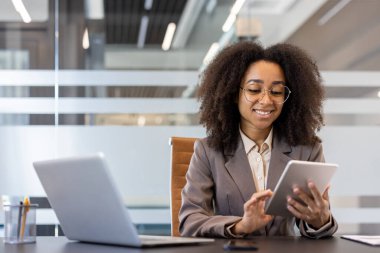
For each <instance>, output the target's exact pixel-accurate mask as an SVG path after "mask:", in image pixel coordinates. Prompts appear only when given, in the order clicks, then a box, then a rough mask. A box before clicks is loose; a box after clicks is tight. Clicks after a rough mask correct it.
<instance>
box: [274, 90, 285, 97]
mask: <svg viewBox="0 0 380 253" xmlns="http://www.w3.org/2000/svg"><path fill="white" fill-rule="evenodd" d="M271 93H272V95H274V96H282V94H284V93H283V92H282V91H275V90H272V91H271Z"/></svg>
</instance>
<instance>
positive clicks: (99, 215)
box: [33, 153, 141, 247]
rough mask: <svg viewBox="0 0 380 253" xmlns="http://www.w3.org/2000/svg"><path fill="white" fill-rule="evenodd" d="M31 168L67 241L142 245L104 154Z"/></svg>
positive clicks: (56, 161)
mask: <svg viewBox="0 0 380 253" xmlns="http://www.w3.org/2000/svg"><path fill="white" fill-rule="evenodd" d="M33 166H34V168H35V170H36V172H37V175H38V177H39V179H40V181H41V183H42V186H43V188H44V189H45V192H46V195H47V196H48V199H49V202H50V204H51V206H52V207H53V209H54V210H55V212H56V215H57V217H58V220H59V222H60V224H61V226H62V230H63V232H64V233H65V235H66V236H67V238H69V239H72V240H79V241H87V242H97V243H109V244H119V245H128V246H136V247H139V246H141V241H140V239H139V237H138V234H137V231H136V228H135V226H134V225H133V223H132V221H131V219H130V217H129V215H128V212H127V209H126V208H125V207H124V205H123V202H122V198H121V196H120V193H119V191H118V190H117V188H116V186H115V183H114V181H113V179H112V177H111V176H110V173H109V170H108V167H107V164H106V162H105V159H104V155H103V154H101V153H99V154H96V155H91V156H81V157H71V158H62V159H54V160H47V161H38V162H34V163H33Z"/></svg>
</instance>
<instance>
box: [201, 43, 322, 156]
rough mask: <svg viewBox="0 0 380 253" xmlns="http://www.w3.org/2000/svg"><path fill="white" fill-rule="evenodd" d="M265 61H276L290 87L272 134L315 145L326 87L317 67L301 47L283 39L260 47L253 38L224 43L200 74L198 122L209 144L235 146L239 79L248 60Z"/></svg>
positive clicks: (231, 148)
mask: <svg viewBox="0 0 380 253" xmlns="http://www.w3.org/2000/svg"><path fill="white" fill-rule="evenodd" d="M259 60H265V61H268V62H272V63H277V64H278V65H279V66H280V67H281V68H282V70H283V72H284V75H285V82H286V85H287V86H288V87H289V89H290V90H291V92H292V93H291V94H290V97H289V99H288V100H287V101H286V102H285V104H284V106H283V109H282V112H281V114H280V116H279V117H278V118H277V119H276V121H275V122H274V128H273V129H274V134H275V135H276V138H280V139H284V140H285V141H286V142H287V143H288V144H289V145H291V146H296V145H313V144H314V143H315V142H316V141H321V140H320V139H319V138H318V137H317V136H316V131H319V130H320V128H321V126H323V124H324V122H323V112H322V102H323V99H324V88H323V86H322V79H321V76H320V73H319V71H318V67H317V65H316V64H315V62H314V60H312V59H311V57H310V56H309V55H308V54H307V53H305V52H304V51H303V50H302V49H300V48H298V47H296V46H294V45H290V44H287V43H280V44H276V45H273V46H271V47H268V48H264V47H263V46H261V45H260V44H259V43H256V42H252V41H244V42H238V43H235V44H233V45H230V46H228V47H226V48H224V49H223V50H222V51H221V52H220V53H219V54H218V55H217V56H216V57H215V58H214V60H213V61H212V62H211V63H210V64H209V65H208V67H207V68H206V69H205V71H204V72H203V73H202V76H201V80H200V87H199V90H198V100H199V101H200V102H201V107H200V123H201V124H203V126H205V127H206V130H207V136H208V144H209V145H210V146H211V147H212V148H214V149H216V150H218V151H222V152H224V151H228V152H229V151H235V150H236V148H237V144H238V140H239V139H238V138H239V123H240V113H239V109H238V105H237V103H236V99H237V97H238V96H239V91H240V89H239V87H240V83H241V80H242V78H243V76H244V74H245V72H246V70H247V69H248V67H249V66H250V64H252V63H254V62H256V61H259Z"/></svg>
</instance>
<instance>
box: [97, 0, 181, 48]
mask: <svg viewBox="0 0 380 253" xmlns="http://www.w3.org/2000/svg"><path fill="white" fill-rule="evenodd" d="M185 4H186V0H176V1H171V0H160V1H151V5H150V6H149V9H147V8H146V6H145V1H141V0H129V1H120V0H107V1H104V12H105V28H106V43H107V44H133V45H136V44H137V43H138V38H139V30H140V29H139V28H140V27H141V24H142V19H143V18H145V20H146V21H145V22H147V25H146V28H145V29H146V31H145V33H146V37H145V43H144V44H145V46H149V45H160V46H161V44H162V41H163V39H164V36H165V32H166V28H167V26H168V24H169V23H171V22H174V23H176V24H177V23H178V21H179V19H180V17H181V14H182V12H183V10H184V7H185Z"/></svg>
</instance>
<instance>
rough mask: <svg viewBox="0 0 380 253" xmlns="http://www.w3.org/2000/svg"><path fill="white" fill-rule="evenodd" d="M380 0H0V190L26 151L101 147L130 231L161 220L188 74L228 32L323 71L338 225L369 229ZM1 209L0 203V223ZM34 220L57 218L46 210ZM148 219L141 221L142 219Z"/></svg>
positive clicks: (27, 172) (183, 126)
mask: <svg viewBox="0 0 380 253" xmlns="http://www.w3.org/2000/svg"><path fill="white" fill-rule="evenodd" d="M379 9H380V1H378V0H351V1H350V0H246V1H240V0H238V1H232V0H3V1H1V2H0V140H1V145H0V194H2V195H16V196H18V195H31V196H44V195H45V193H44V191H43V189H42V187H41V185H40V183H39V180H38V178H37V176H36V174H35V172H34V170H33V167H32V162H33V161H35V160H41V159H49V158H55V157H63V156H70V155H83V154H91V153H95V152H99V151H101V152H104V153H105V155H106V158H107V160H108V163H109V166H110V169H111V172H112V174H113V176H114V178H115V180H116V182H117V186H118V187H119V189H120V190H121V192H122V194H123V197H124V200H125V203H126V205H127V206H129V207H130V208H131V214H132V219H133V220H134V222H135V223H136V225H138V226H139V228H140V231H142V232H144V229H145V228H146V229H148V230H145V232H147V231H148V232H147V233H149V231H150V232H152V231H153V230H155V231H154V232H155V233H160V234H165V233H169V228H170V214H169V194H170V192H169V189H170V188H169V172H170V146H169V144H168V142H169V138H170V137H171V136H189V137H203V136H205V131H204V128H203V127H202V126H201V125H199V123H198V114H197V111H198V106H199V104H198V103H197V100H196V98H195V93H196V91H197V84H198V76H199V74H200V73H201V71H202V69H203V68H204V67H205V66H206V65H207V63H208V62H209V61H210V60H211V59H212V57H213V55H215V53H217V52H218V50H220V49H221V48H223V47H224V46H226V45H228V44H229V43H231V42H234V41H238V40H259V41H261V42H262V43H263V44H264V45H271V44H273V43H277V42H283V41H285V42H290V43H294V44H296V45H299V46H301V47H303V48H304V49H306V50H307V51H308V52H309V53H310V54H311V55H312V56H313V57H314V58H315V60H316V61H317V64H318V65H319V67H320V69H321V70H322V75H323V78H324V81H325V86H326V91H327V100H326V102H325V107H324V112H325V117H326V126H325V127H324V128H323V130H322V131H321V132H320V133H319V135H320V136H321V138H322V139H323V142H324V148H325V156H326V159H327V161H328V162H334V163H338V164H339V165H340V168H339V171H338V172H337V174H336V175H335V177H334V179H333V182H332V187H331V199H332V206H333V211H334V214H335V216H336V218H337V220H338V221H339V223H340V229H339V231H338V232H339V233H368V234H371V233H380V215H379V213H380V187H379V178H380V170H379V168H380V165H379V164H380V163H379V161H378V157H379V151H378V150H379V148H378V145H379V142H380V131H379V130H380V36H379V34H380V16H379V15H378V10H379ZM2 222H3V215H2V214H1V215H0V223H2ZM38 222H39V223H40V224H45V223H46V224H47V223H54V222H56V220H55V217H54V214H52V213H51V212H49V211H47V212H44V213H43V214H42V215H40V216H38ZM149 229H150V230H149Z"/></svg>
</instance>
